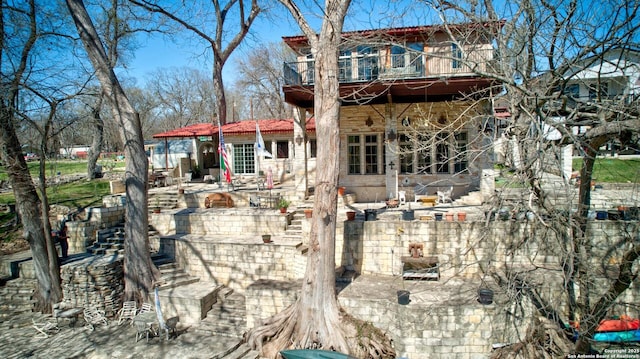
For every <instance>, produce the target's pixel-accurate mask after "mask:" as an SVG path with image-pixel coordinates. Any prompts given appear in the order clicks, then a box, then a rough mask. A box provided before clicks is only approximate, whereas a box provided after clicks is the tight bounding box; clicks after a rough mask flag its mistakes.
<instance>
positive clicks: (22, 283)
mask: <svg viewBox="0 0 640 359" xmlns="http://www.w3.org/2000/svg"><path fill="white" fill-rule="evenodd" d="M36 285H37V282H36V280H35V279H27V278H17V279H12V280H9V281H7V282H6V284H5V285H4V286H3V287H2V288H0V319H2V318H7V317H9V316H12V315H16V314H19V313H28V312H31V311H32V310H33V304H34V303H33V293H34V291H35V289H36Z"/></svg>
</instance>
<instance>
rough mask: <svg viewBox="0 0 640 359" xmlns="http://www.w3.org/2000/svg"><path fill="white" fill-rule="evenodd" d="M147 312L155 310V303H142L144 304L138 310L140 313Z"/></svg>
mask: <svg viewBox="0 0 640 359" xmlns="http://www.w3.org/2000/svg"><path fill="white" fill-rule="evenodd" d="M147 312H153V305H151V303H142V306H141V307H140V311H139V312H138V314H143V313H147Z"/></svg>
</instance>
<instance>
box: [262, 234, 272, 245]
mask: <svg viewBox="0 0 640 359" xmlns="http://www.w3.org/2000/svg"><path fill="white" fill-rule="evenodd" d="M262 242H263V243H271V235H270V234H263V235H262Z"/></svg>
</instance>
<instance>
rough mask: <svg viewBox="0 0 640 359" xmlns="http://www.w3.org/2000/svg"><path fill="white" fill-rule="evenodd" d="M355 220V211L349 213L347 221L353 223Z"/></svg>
mask: <svg viewBox="0 0 640 359" xmlns="http://www.w3.org/2000/svg"><path fill="white" fill-rule="evenodd" d="M354 219H356V212H354V211H349V212H347V221H353V220H354Z"/></svg>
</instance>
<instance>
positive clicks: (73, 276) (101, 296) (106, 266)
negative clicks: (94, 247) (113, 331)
mask: <svg viewBox="0 0 640 359" xmlns="http://www.w3.org/2000/svg"><path fill="white" fill-rule="evenodd" d="M122 264H123V261H122V258H121V257H120V258H118V257H115V256H92V257H88V258H86V259H83V260H79V261H74V262H70V263H68V264H65V265H63V266H62V267H61V268H60V276H61V278H62V294H63V298H64V301H63V306H64V307H94V308H96V309H99V310H104V311H105V314H106V316H107V317H115V316H116V314H117V312H118V310H119V309H120V308H121V307H122V298H123V295H124V272H123V267H122Z"/></svg>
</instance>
